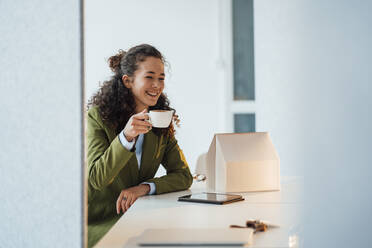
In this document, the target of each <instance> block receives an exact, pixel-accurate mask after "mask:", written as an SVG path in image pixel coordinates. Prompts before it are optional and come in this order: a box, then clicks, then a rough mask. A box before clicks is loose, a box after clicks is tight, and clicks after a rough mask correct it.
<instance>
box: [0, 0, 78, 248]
mask: <svg viewBox="0 0 372 248" xmlns="http://www.w3.org/2000/svg"><path fill="white" fill-rule="evenodd" d="M0 12H1V14H0V34H1V38H0V51H1V56H0V85H1V90H0V102H1V108H0V130H1V132H0V140H1V148H0V182H1V183H0V184H1V186H0V199H1V203H0V247H81V246H82V240H83V238H82V237H83V236H82V230H83V228H82V227H83V210H82V208H83V199H82V195H83V194H82V169H83V168H82V158H83V157H82V111H81V102H82V90H81V61H80V52H81V47H80V16H81V15H80V6H79V1H73V0H68V1H65V0H64V1H40V0H37V1H0Z"/></svg>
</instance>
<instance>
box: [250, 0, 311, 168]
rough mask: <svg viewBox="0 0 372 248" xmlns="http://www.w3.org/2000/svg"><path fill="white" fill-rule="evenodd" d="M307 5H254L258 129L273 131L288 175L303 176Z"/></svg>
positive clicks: (263, 2) (274, 2) (265, 2)
mask: <svg viewBox="0 0 372 248" xmlns="http://www.w3.org/2000/svg"><path fill="white" fill-rule="evenodd" d="M301 6H302V5H301V3H300V1H292V0H289V1H288V0H282V1H270V0H265V1H261V0H260V1H254V31H255V37H254V38H255V73H256V74H255V83H256V122H257V123H256V126H257V128H256V129H257V131H269V132H270V134H271V137H272V139H273V142H274V145H275V147H276V148H277V150H278V153H279V156H280V162H281V173H282V175H303V166H304V165H303V153H302V147H301V144H302V141H303V140H304V134H305V132H304V129H303V121H304V118H303V116H304V115H306V113H304V111H303V100H302V99H303V94H304V92H303V85H302V79H303V68H302V64H301V63H300V62H301V61H302V60H303V59H305V58H303V57H302V56H301V52H302V50H303V45H302V37H301V34H302V25H303V24H302V19H301V11H302V8H301ZM299 10H300V11H299Z"/></svg>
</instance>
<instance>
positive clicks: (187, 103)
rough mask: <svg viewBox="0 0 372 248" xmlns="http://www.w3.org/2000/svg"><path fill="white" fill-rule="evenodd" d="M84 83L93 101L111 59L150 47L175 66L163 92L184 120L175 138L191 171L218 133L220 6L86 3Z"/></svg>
mask: <svg viewBox="0 0 372 248" xmlns="http://www.w3.org/2000/svg"><path fill="white" fill-rule="evenodd" d="M85 12H86V78H87V87H86V88H87V93H86V97H87V98H89V97H91V95H92V94H93V92H94V91H95V90H96V89H97V88H98V82H99V81H101V82H102V81H104V80H105V79H108V78H109V76H110V75H111V74H110V70H109V67H108V64H107V62H106V61H107V58H108V57H109V56H111V55H113V54H114V53H116V51H117V50H118V49H124V50H127V49H128V48H130V47H132V46H134V45H137V44H141V43H149V44H152V45H154V46H155V47H157V48H158V49H159V50H160V51H161V52H162V53H163V54H164V55H165V57H166V59H167V60H168V62H169V63H170V64H171V73H170V75H167V79H166V89H165V92H166V93H167V94H168V96H169V98H170V101H171V105H173V106H174V107H175V108H176V110H177V112H178V113H179V115H180V118H181V126H182V127H181V128H180V129H178V130H177V138H178V141H179V144H180V146H181V148H182V149H183V150H184V153H185V155H186V158H187V160H188V162H189V165H190V167H191V169H192V170H193V168H194V165H195V162H196V159H197V156H198V155H199V154H201V153H203V152H206V151H207V150H208V147H209V144H210V142H211V140H212V137H213V134H214V133H215V132H217V131H218V128H219V126H218V125H219V124H218V120H219V119H218V117H219V116H218V112H219V107H220V105H221V102H220V101H219V95H218V94H219V91H218V87H219V86H218V85H219V82H218V77H217V73H218V68H217V59H218V47H217V45H218V39H217V38H218V25H217V24H218V2H217V1H214V0H207V1H198V0H192V1H190V0H178V1H172V0H157V1H145V0H138V1H137V0H136V1H128V0H127V1H122V0H112V1H105V2H103V1H99V0H95V1H87V2H86V10H85Z"/></svg>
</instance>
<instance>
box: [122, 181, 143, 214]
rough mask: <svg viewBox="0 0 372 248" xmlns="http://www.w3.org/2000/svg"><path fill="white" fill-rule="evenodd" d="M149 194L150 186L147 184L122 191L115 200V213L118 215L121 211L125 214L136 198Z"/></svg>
mask: <svg viewBox="0 0 372 248" xmlns="http://www.w3.org/2000/svg"><path fill="white" fill-rule="evenodd" d="M149 192H150V186H149V185H148V184H140V185H138V186H134V187H131V188H128V189H123V190H122V191H121V193H120V195H119V197H118V199H117V200H116V213H117V214H119V213H120V212H121V211H123V213H125V212H126V211H127V210H128V209H129V208H130V206H132V205H133V203H134V202H135V201H136V200H137V199H138V197H140V196H144V195H147V194H148V193H149Z"/></svg>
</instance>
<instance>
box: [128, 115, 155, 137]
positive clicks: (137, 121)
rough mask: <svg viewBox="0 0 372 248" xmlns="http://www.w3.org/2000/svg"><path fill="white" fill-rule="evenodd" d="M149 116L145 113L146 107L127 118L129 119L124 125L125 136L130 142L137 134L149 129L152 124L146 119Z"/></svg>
mask: <svg viewBox="0 0 372 248" xmlns="http://www.w3.org/2000/svg"><path fill="white" fill-rule="evenodd" d="M148 119H149V116H148V114H147V109H144V110H143V111H142V112H140V113H138V114H135V115H132V116H131V117H130V118H129V121H128V122H127V124H126V125H125V127H124V135H125V138H126V139H127V140H128V141H129V142H131V141H132V140H134V139H135V138H136V137H137V136H138V135H139V134H143V133H147V132H148V131H150V130H151V128H152V125H151V123H150V122H148V121H147V120H148Z"/></svg>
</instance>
